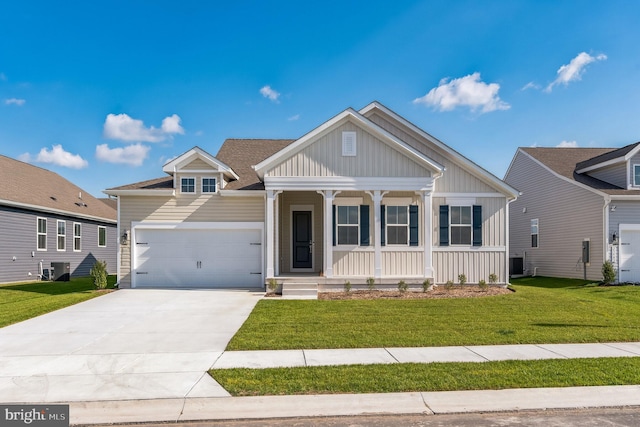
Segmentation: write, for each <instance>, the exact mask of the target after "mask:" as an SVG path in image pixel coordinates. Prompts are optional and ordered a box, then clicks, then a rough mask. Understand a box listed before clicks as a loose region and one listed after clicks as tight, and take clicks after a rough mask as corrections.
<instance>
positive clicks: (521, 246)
mask: <svg viewBox="0 0 640 427" xmlns="http://www.w3.org/2000/svg"><path fill="white" fill-rule="evenodd" d="M505 180H506V182H507V183H509V184H510V185H512V186H513V187H515V188H517V189H518V190H520V191H521V192H522V195H521V196H520V197H519V198H518V200H516V201H515V202H513V203H512V204H511V205H510V226H509V232H510V242H509V243H510V245H509V246H510V250H509V252H510V253H509V256H516V257H526V262H525V268H527V271H526V272H525V273H526V274H533V273H534V268H536V269H537V271H536V273H537V274H538V275H540V276H551V277H574V278H582V277H583V265H582V262H581V261H582V259H581V257H582V241H583V239H585V238H589V239H590V242H591V244H590V246H591V265H590V266H589V267H588V268H587V277H588V278H589V279H591V280H598V279H600V278H601V277H602V275H601V273H600V270H601V268H602V263H603V262H604V248H603V245H604V242H603V214H604V212H603V207H604V198H603V197H602V196H600V195H597V194H595V193H593V192H591V191H589V190H587V189H585V188H583V187H580V186H578V185H575V184H573V183H571V182H568V181H566V180H564V179H561V178H559V177H557V176H556V175H555V174H553V173H552V172H551V171H549V170H547V169H546V168H544V167H542V166H541V165H539V164H538V163H537V162H535V161H534V160H532V159H531V158H530V157H529V156H528V155H526V154H524V153H522V152H520V151H518V152H517V153H516V157H515V158H514V160H513V163H512V165H511V167H510V169H509V172H508V175H507V176H506V177H505ZM535 218H537V219H538V221H539V237H538V240H539V247H538V248H532V247H531V220H532V219H535Z"/></svg>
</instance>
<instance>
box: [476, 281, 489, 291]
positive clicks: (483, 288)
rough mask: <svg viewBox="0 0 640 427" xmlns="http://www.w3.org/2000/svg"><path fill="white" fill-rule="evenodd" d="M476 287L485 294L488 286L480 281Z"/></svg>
mask: <svg viewBox="0 0 640 427" xmlns="http://www.w3.org/2000/svg"><path fill="white" fill-rule="evenodd" d="M478 286H479V287H480V289H481V290H483V291H485V292H487V291H488V290H489V285H488V284H487V282H486V281H485V280H484V279H481V280H480V281H479V282H478Z"/></svg>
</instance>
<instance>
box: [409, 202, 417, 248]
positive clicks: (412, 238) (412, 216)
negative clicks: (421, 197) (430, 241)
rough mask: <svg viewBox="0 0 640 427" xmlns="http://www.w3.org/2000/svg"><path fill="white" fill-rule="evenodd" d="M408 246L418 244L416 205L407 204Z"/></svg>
mask: <svg viewBox="0 0 640 427" xmlns="http://www.w3.org/2000/svg"><path fill="white" fill-rule="evenodd" d="M409 246H418V206H417V205H409Z"/></svg>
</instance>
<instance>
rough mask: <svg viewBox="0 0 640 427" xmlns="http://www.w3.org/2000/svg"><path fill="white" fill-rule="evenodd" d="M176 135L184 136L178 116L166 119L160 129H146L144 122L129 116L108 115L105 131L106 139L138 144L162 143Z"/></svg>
mask: <svg viewBox="0 0 640 427" xmlns="http://www.w3.org/2000/svg"><path fill="white" fill-rule="evenodd" d="M176 133H178V134H184V129H183V128H182V126H180V116H178V115H177V114H174V115H172V116H169V117H165V118H164V119H163V120H162V126H161V128H160V129H158V128H155V127H153V126H151V127H145V125H144V123H143V122H142V120H137V119H133V118H131V117H129V116H128V115H127V114H107V118H106V119H105V121H104V129H103V134H104V137H105V138H109V139H118V140H120V141H136V142H161V141H164V140H165V139H167V138H170V137H171V136H173V135H174V134H176Z"/></svg>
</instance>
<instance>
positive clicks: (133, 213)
mask: <svg viewBox="0 0 640 427" xmlns="http://www.w3.org/2000/svg"><path fill="white" fill-rule="evenodd" d="M119 199H120V224H121V225H120V227H121V229H126V230H131V228H132V223H133V222H137V221H155V222H182V221H191V222H193V221H196V222H262V221H264V199H263V198H262V197H222V196H219V195H210V196H202V195H201V196H185V195H179V196H178V197H148V196H144V197H143V196H139V197H134V196H120V197H119ZM130 244H131V242H129V244H128V245H126V246H121V261H120V275H121V281H120V283H121V286H122V287H123V288H126V287H130V286H131V277H130V272H131V250H130Z"/></svg>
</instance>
